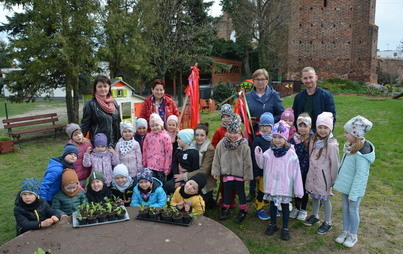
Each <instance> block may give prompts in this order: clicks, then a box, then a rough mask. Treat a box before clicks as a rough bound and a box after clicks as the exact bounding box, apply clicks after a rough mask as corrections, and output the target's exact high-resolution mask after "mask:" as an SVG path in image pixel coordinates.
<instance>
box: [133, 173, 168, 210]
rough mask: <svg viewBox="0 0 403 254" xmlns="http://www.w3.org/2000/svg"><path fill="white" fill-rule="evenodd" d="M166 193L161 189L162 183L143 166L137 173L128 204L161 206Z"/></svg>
mask: <svg viewBox="0 0 403 254" xmlns="http://www.w3.org/2000/svg"><path fill="white" fill-rule="evenodd" d="M166 201H167V195H166V194H165V191H164V189H162V183H161V181H160V180H158V179H157V178H155V177H153V172H152V170H150V169H148V168H145V169H143V170H141V171H140V172H139V173H138V174H137V185H136V186H135V187H134V189H133V196H132V202H131V203H130V206H137V207H139V206H142V205H143V204H144V206H148V207H163V206H164V205H165V203H166Z"/></svg>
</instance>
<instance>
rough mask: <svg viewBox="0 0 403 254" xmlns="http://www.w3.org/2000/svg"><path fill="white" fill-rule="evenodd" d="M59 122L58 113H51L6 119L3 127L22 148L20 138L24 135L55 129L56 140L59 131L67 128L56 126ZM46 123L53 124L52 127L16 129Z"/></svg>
mask: <svg viewBox="0 0 403 254" xmlns="http://www.w3.org/2000/svg"><path fill="white" fill-rule="evenodd" d="M57 121H59V118H58V117H57V113H51V114H44V115H36V116H26V117H17V118H8V119H4V120H3V125H4V129H7V132H8V135H9V136H12V137H13V139H15V138H17V140H18V144H19V146H20V148H21V143H20V136H21V135H22V134H27V133H32V132H39V131H46V130H51V129H54V130H55V138H56V133H57V130H58V129H59V130H60V131H61V130H62V128H63V127H64V126H65V124H56V122H57ZM46 123H52V125H46V126H40V127H36V128H30V129H22V130H15V128H19V127H27V126H34V125H40V124H46ZM34 127H35V126H34Z"/></svg>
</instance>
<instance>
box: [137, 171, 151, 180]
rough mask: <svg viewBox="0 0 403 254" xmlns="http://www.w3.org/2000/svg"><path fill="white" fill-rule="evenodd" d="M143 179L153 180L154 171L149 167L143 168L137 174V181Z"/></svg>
mask: <svg viewBox="0 0 403 254" xmlns="http://www.w3.org/2000/svg"><path fill="white" fill-rule="evenodd" d="M141 179H145V180H147V181H150V182H153V171H152V170H150V169H148V168H145V169H143V170H141V171H140V172H139V173H138V174H137V182H139V181H140V180H141Z"/></svg>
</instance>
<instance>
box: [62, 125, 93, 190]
mask: <svg viewBox="0 0 403 254" xmlns="http://www.w3.org/2000/svg"><path fill="white" fill-rule="evenodd" d="M66 133H67V136H68V137H69V139H70V140H69V143H71V144H74V145H75V146H76V147H77V149H78V154H77V160H76V162H74V170H75V171H76V173H77V175H78V180H79V181H80V185H81V186H85V184H86V180H87V178H88V176H89V175H90V173H91V168H90V167H84V166H83V158H84V153H85V151H87V149H88V147H91V146H92V144H91V141H90V140H89V139H87V138H85V137H84V135H83V133H82V131H81V128H80V126H79V125H78V124H76V123H69V124H68V125H67V126H66Z"/></svg>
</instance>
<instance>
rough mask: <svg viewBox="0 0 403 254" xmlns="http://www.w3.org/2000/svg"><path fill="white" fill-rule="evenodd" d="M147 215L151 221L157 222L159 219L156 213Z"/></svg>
mask: <svg viewBox="0 0 403 254" xmlns="http://www.w3.org/2000/svg"><path fill="white" fill-rule="evenodd" d="M149 215H150V219H152V220H158V219H159V214H158V213H157V214H153V213H150V214H149Z"/></svg>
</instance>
